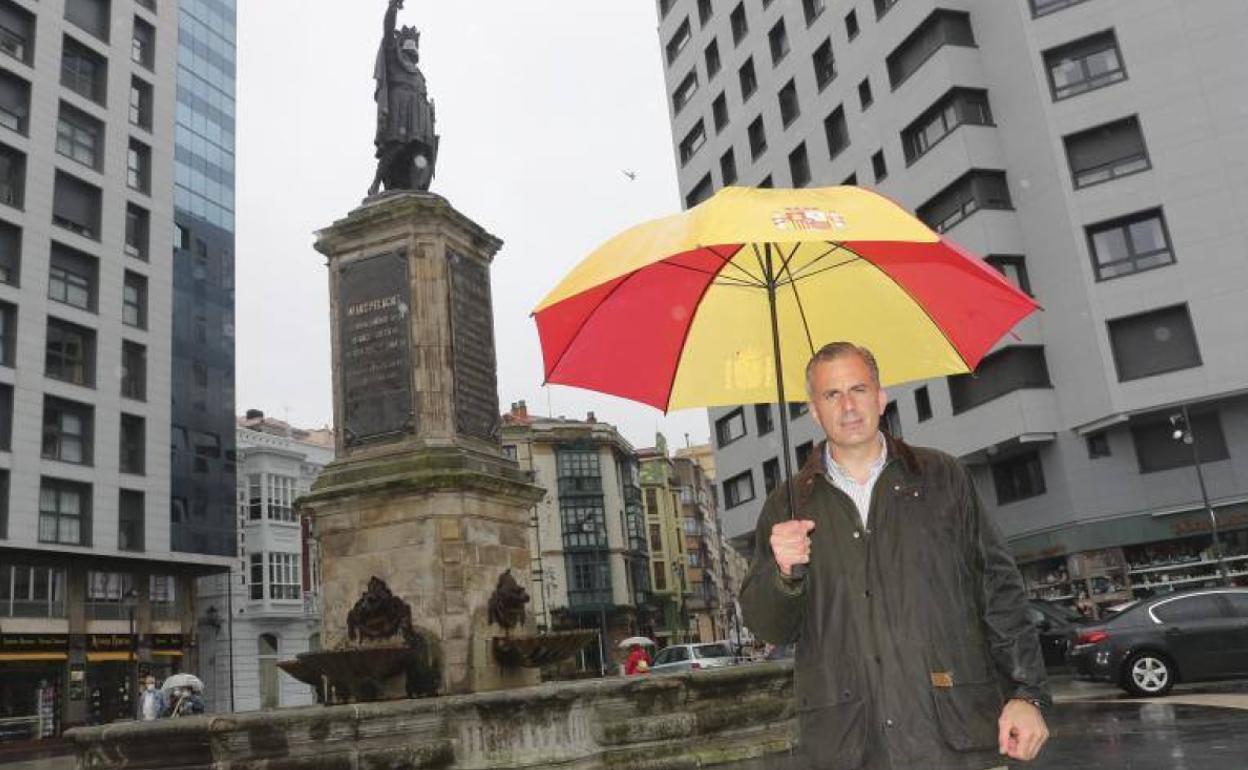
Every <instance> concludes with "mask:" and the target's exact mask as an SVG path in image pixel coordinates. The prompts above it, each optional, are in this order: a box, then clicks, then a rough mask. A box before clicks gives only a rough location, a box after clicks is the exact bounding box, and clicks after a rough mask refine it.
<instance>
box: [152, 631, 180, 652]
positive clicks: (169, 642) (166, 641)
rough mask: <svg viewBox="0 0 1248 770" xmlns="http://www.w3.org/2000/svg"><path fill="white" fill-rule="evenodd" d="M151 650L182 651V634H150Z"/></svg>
mask: <svg viewBox="0 0 1248 770" xmlns="http://www.w3.org/2000/svg"><path fill="white" fill-rule="evenodd" d="M152 650H153V651H155V650H168V651H177V652H181V651H182V634H155V635H153V636H152Z"/></svg>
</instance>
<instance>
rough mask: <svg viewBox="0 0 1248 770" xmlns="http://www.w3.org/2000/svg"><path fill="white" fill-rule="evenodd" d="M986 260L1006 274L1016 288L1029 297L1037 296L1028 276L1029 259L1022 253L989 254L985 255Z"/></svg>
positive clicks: (998, 270) (1006, 277)
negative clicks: (1032, 289) (1033, 292)
mask: <svg viewBox="0 0 1248 770" xmlns="http://www.w3.org/2000/svg"><path fill="white" fill-rule="evenodd" d="M984 262H986V263H988V265H989V266H990V267H992V268H993V269H995V270H996V271H997V272H998V273H1000V274H1001V275H1003V276H1005V280H1007V281H1009V282H1010V283H1012V284H1013V285H1014V288H1016V289H1018V290H1019V291H1021V292H1022V293H1024V294H1026V295H1027V296H1029V297H1034V296H1035V295H1034V294H1032V293H1031V281H1030V280H1029V279H1028V278H1027V261H1026V259H1024V258H1023V257H1022V256H1021V255H1018V254H989V255H988V256H986V257H984Z"/></svg>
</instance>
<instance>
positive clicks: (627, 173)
mask: <svg viewBox="0 0 1248 770" xmlns="http://www.w3.org/2000/svg"><path fill="white" fill-rule="evenodd" d="M622 173H623V174H624V176H626V177H628V181H630V182H635V181H637V172H636V171H624V172H622Z"/></svg>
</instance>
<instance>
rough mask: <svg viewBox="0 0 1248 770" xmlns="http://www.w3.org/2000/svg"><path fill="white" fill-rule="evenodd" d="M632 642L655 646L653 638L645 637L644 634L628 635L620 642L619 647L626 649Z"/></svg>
mask: <svg viewBox="0 0 1248 770" xmlns="http://www.w3.org/2000/svg"><path fill="white" fill-rule="evenodd" d="M634 644H640V645H641V646H642V647H654V646H656V645H655V643H654V640H653V639H647V638H646V637H644V636H630V637H628V638H627V639H625V640H624V641H622V642H620V644H619V647H620V648H621V649H628V648H629V647H632V646H633V645H634Z"/></svg>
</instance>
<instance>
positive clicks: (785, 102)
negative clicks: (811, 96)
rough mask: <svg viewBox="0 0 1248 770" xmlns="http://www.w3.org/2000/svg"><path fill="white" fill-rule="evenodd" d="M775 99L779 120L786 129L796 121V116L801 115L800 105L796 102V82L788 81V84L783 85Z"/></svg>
mask: <svg viewBox="0 0 1248 770" xmlns="http://www.w3.org/2000/svg"><path fill="white" fill-rule="evenodd" d="M776 98H777V100H778V101H779V102H780V120H781V122H782V123H783V124H784V127H785V128H788V127H789V124H790V123H792V122H793V121H795V120H797V118H798V116H799V115H801V114H802V108H801V105H800V104H799V103H798V101H797V83H796V81H794V80H789V82H788V83H785V84H784V87H783V88H781V89H780V93H779V94H777V96H776Z"/></svg>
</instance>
